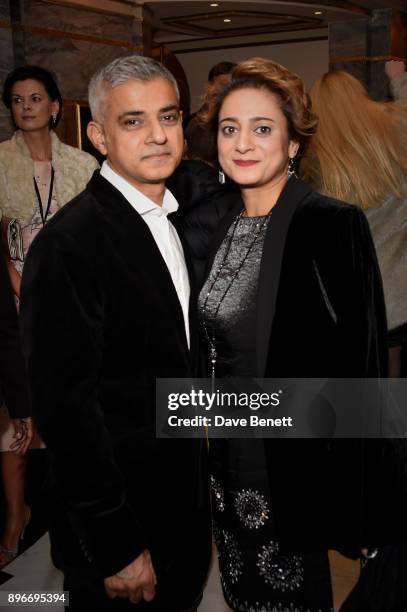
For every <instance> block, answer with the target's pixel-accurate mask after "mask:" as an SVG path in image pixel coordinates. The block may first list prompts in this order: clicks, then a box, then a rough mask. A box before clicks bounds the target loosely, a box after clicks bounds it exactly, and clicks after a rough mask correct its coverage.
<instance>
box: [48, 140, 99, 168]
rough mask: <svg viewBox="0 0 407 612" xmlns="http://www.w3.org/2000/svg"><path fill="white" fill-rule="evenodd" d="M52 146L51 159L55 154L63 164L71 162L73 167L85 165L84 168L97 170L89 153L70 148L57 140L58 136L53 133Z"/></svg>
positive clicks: (94, 161)
mask: <svg viewBox="0 0 407 612" xmlns="http://www.w3.org/2000/svg"><path fill="white" fill-rule="evenodd" d="M52 144H53V155H52V157H53V159H54V157H55V153H56V154H57V155H58V156H59V157H60V158H61V159H62V160H63V161H64V162H65V163H67V162H72V163H73V164H74V165H76V164H78V165H79V166H84V165H85V166H86V167H88V168H89V167H91V168H93V169H94V170H96V169H97V168H99V164H98V162H97V160H96V158H95V157H93V155H90V153H86V152H85V151H82V150H81V149H78V148H77V147H72V146H71V145H68V144H65V143H64V142H62V141H61V140H59V138H58V136H57V135H56V134H54V133H52Z"/></svg>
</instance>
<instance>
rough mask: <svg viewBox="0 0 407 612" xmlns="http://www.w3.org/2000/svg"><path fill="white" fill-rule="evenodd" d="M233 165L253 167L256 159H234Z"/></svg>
mask: <svg viewBox="0 0 407 612" xmlns="http://www.w3.org/2000/svg"><path fill="white" fill-rule="evenodd" d="M233 163H234V164H236V166H243V167H245V166H254V164H257V163H258V161H257V160H256V159H234V160H233Z"/></svg>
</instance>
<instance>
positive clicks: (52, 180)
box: [33, 165, 55, 226]
mask: <svg viewBox="0 0 407 612" xmlns="http://www.w3.org/2000/svg"><path fill="white" fill-rule="evenodd" d="M54 176H55V170H54V168H53V166H52V165H51V181H50V185H49V192H48V200H47V208H46V209H45V213H44V207H43V205H42V200H41V194H40V190H39V189H38V185H37V181H36V180H35V176H34V177H33V178H34V189H35V194H36V196H37V200H38V208H39V209H40V215H41V221H42V225H43V226H44V225H45V222H46V220H47V217H48V214H49V210H50V208H51V202H52V191H53V188H54Z"/></svg>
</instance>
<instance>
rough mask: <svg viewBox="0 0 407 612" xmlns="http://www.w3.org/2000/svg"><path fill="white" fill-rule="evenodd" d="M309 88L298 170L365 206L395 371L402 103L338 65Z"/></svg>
mask: <svg viewBox="0 0 407 612" xmlns="http://www.w3.org/2000/svg"><path fill="white" fill-rule="evenodd" d="M310 95H311V99H312V105H313V110H314V112H315V113H316V115H317V116H318V130H317V132H316V134H315V135H314V136H313V137H312V139H311V142H310V145H309V147H308V150H307V153H306V156H305V157H304V159H303V160H302V163H301V176H302V178H303V179H304V180H306V181H307V182H308V183H310V184H311V185H312V186H313V188H314V189H315V190H317V191H319V192H321V193H323V194H325V195H329V196H332V197H334V198H337V199H338V200H343V201H346V202H352V203H355V204H358V205H359V206H361V207H362V208H363V209H364V211H365V213H366V216H367V218H368V221H369V224H370V229H371V232H372V235H373V240H374V243H375V247H376V251H377V256H378V260H379V266H380V270H381V273H382V278H383V285H384V293H385V300H386V310H387V323H388V329H389V347H390V349H389V374H390V376H392V377H399V376H400V369H401V345H402V344H403V343H404V342H405V341H406V339H407V179H406V177H407V111H406V110H404V109H403V108H402V105H401V104H399V103H398V102H375V101H374V100H372V99H371V98H370V97H369V96H368V94H367V92H366V90H365V88H364V86H363V85H362V84H361V83H360V82H359V81H358V80H357V79H356V78H355V77H353V76H352V75H350V74H348V73H346V72H343V71H337V72H329V73H327V74H325V75H323V77H322V78H321V79H319V80H318V81H317V82H316V83H315V85H314V86H313V88H312V89H311V92H310Z"/></svg>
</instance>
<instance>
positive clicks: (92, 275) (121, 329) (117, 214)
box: [21, 172, 211, 608]
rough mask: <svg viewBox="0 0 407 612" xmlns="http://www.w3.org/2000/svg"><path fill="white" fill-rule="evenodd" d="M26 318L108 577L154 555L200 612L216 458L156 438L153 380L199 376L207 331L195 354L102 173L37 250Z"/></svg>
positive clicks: (158, 269)
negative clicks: (197, 359)
mask: <svg viewBox="0 0 407 612" xmlns="http://www.w3.org/2000/svg"><path fill="white" fill-rule="evenodd" d="M191 299H193V297H192V298H191ZM21 321H22V332H23V339H24V347H25V353H26V358H27V361H28V370H29V377H30V381H31V387H32V393H33V412H34V417H35V422H36V424H37V426H38V429H39V432H40V434H41V436H42V438H43V439H44V441H45V443H46V444H47V446H48V448H49V450H50V453H51V456H52V459H53V469H54V473H55V481H56V484H57V486H58V489H59V492H60V495H61V497H62V499H63V503H64V506H65V508H66V509H67V510H68V511H69V513H70V518H71V521H72V524H73V528H74V530H75V531H76V532H77V534H78V537H80V538H81V540H82V541H83V542H84V544H85V546H86V548H87V549H88V552H89V554H90V556H91V557H92V558H93V560H94V563H95V564H96V565H97V567H98V568H99V569H100V571H101V573H102V574H103V575H112V574H113V573H115V572H116V571H118V570H120V569H122V568H123V567H125V566H126V565H128V563H130V562H131V561H132V560H134V559H135V558H136V557H137V556H138V555H139V553H140V552H141V551H142V550H143V549H144V548H145V547H148V548H149V549H150V550H151V552H152V557H153V562H154V565H155V568H156V571H157V572H158V581H159V585H160V586H162V585H163V581H165V580H166V578H165V576H166V574H165V572H166V569H165V568H166V567H169V566H171V568H172V569H171V571H170V574H169V578H168V579H170V578H171V584H170V586H169V589H170V590H172V591H173V592H174V593H175V596H176V597H178V600H179V599H180V598H181V599H182V598H183V601H182V602H181V601H178V605H181V603H182V605H183V607H185V608H187V607H188V606H191V605H192V602H193V598H194V597H196V596H197V595H198V593H199V591H200V589H201V587H202V584H203V581H204V577H205V575H206V571H207V567H208V562H209V555H210V545H211V538H210V524H209V512H208V495H207V493H208V491H207V489H208V487H207V481H206V479H205V452H206V448H205V443H204V441H200V440H184V441H177V440H168V441H167V440H157V439H156V437H155V379H156V377H177V378H182V377H189V376H191V375H192V373H193V371H192V366H191V363H192V362H193V355H194V354H195V353H196V325H195V323H194V317H193V316H191V321H190V326H191V332H192V333H191V339H192V340H191V351H189V350H188V346H187V340H186V335H185V326H184V319H183V314H182V310H181V306H180V303H179V300H178V296H177V293H176V291H175V288H174V285H173V283H172V280H171V276H170V273H169V271H168V268H167V266H166V264H165V262H164V260H163V258H162V256H161V254H160V252H159V249H158V247H157V245H156V243H155V241H154V238H153V236H152V234H151V232H150V231H149V229H148V227H147V225H146V224H145V222H144V221H143V220H142V218H141V217H140V215H139V214H138V213H137V212H136V211H135V210H134V209H133V207H132V206H131V205H130V204H129V203H128V202H127V200H126V199H125V198H124V197H123V196H122V195H121V194H120V193H119V191H118V190H116V189H115V188H114V187H113V186H112V185H111V184H110V183H109V182H108V181H106V180H105V179H104V178H103V177H101V176H100V175H99V174H98V173H97V172H96V173H95V174H94V176H93V178H92V180H91V181H90V183H89V185H88V187H87V189H86V190H85V191H84V192H83V193H82V194H80V195H79V196H78V197H77V198H75V199H74V200H73V201H72V202H70V203H69V204H68V205H66V206H65V207H64V208H63V209H62V210H61V211H60V212H59V213H58V214H57V215H55V216H54V217H53V219H51V220H50V221H49V222H48V223H47V225H46V227H45V228H44V229H43V230H42V231H41V232H40V234H39V235H38V237H37V239H36V240H35V241H34V243H33V245H32V247H31V248H30V253H29V255H28V257H27V261H26V263H25V267H24V275H23V288H22V307H21ZM194 330H195V333H194ZM171 572H172V573H171Z"/></svg>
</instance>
